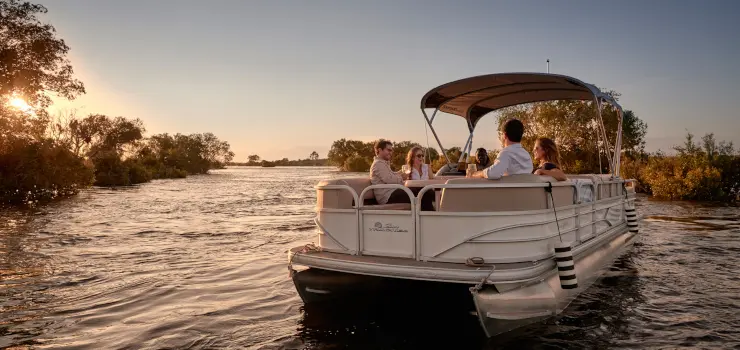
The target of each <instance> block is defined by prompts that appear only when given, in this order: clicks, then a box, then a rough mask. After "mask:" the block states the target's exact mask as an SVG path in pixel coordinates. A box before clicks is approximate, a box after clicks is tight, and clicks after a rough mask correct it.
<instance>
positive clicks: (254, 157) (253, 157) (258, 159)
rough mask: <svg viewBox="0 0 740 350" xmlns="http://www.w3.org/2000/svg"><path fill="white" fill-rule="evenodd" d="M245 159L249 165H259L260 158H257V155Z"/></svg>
mask: <svg viewBox="0 0 740 350" xmlns="http://www.w3.org/2000/svg"><path fill="white" fill-rule="evenodd" d="M247 159H249V162H250V163H259V161H260V156H258V155H256V154H253V155H251V156H249V157H247Z"/></svg>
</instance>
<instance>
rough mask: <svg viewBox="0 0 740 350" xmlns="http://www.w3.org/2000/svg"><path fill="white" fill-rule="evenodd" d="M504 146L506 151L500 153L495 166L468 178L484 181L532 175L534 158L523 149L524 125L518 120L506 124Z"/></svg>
mask: <svg viewBox="0 0 740 350" xmlns="http://www.w3.org/2000/svg"><path fill="white" fill-rule="evenodd" d="M502 129H503V134H504V135H503V137H504V140H503V144H504V146H505V147H504V149H502V150H501V152H499V154H498V157H496V161H495V162H493V165H491V166H490V167H488V168H486V169H483V170H481V171H476V172H475V173H473V174H470V175H468V177H473V178H483V179H491V180H494V179H500V178H501V177H502V176H504V175H517V174H531V173H532V168H533V167H532V157H531V156H530V155H529V152H527V150H525V149H524V148H523V147H522V144H521V142H522V136H524V124H522V122H521V121H519V120H517V119H510V120H508V121H506V123H504V127H503V128H502Z"/></svg>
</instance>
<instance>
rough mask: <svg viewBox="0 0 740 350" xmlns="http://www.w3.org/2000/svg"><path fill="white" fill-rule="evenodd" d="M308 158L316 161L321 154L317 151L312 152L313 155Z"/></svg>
mask: <svg viewBox="0 0 740 350" xmlns="http://www.w3.org/2000/svg"><path fill="white" fill-rule="evenodd" d="M308 159H310V160H313V161H316V160H319V154H318V153H317V152H316V151H313V152H311V155H310V156H308Z"/></svg>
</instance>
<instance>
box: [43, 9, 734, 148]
mask: <svg viewBox="0 0 740 350" xmlns="http://www.w3.org/2000/svg"><path fill="white" fill-rule="evenodd" d="M37 2H38V1H37ZM41 3H42V4H43V5H45V6H46V7H47V8H48V9H49V13H48V15H46V16H45V17H44V21H47V22H49V23H51V24H52V25H54V26H55V27H56V29H57V32H58V35H59V36H60V37H61V38H63V39H64V40H65V41H66V42H67V44H68V45H69V46H70V47H71V51H70V55H69V57H70V59H71V61H72V64H73V66H74V68H75V71H76V73H77V77H78V78H79V79H81V80H82V81H83V82H84V83H85V85H86V88H87V91H88V93H87V94H86V95H85V96H83V97H81V98H79V99H77V100H76V101H74V102H72V103H66V102H58V103H57V104H56V105H55V107H54V108H55V109H63V110H68V109H71V108H76V109H77V110H78V114H87V113H103V114H108V115H110V116H119V115H121V116H125V117H132V118H133V117H138V118H141V119H142V120H143V121H144V122H145V124H146V126H147V129H148V132H149V133H160V132H169V133H176V132H181V133H193V132H207V131H210V132H213V133H214V134H216V135H217V136H218V137H219V138H221V139H224V140H227V141H229V142H230V143H231V145H232V150H233V151H234V152H236V155H237V156H236V159H235V160H236V161H244V160H246V157H247V156H248V155H249V154H258V155H260V156H261V157H262V158H266V159H276V158H283V157H288V158H291V159H294V158H306V157H308V155H309V153H311V151H313V150H316V151H318V152H319V154H320V155H321V156H322V157H324V156H326V152H327V151H328V149H329V147H330V145H331V143H332V141H334V140H336V139H339V138H343V137H344V138H354V139H361V140H372V139H376V138H380V137H383V138H388V139H391V140H397V141H400V140H413V141H417V142H420V143H422V144H426V136H425V130H424V122H423V119H422V116H421V113H420V110H419V101H420V99H421V97H422V96H423V95H424V94H425V93H426V92H427V91H428V90H430V89H432V88H434V87H435V86H437V85H440V84H443V83H446V82H449V81H452V80H456V79H460V78H465V77H469V76H474V75H480V74H488V73H498V72H511V71H531V72H544V71H545V70H546V64H545V60H546V59H548V58H549V59H550V60H551V66H550V67H551V72H553V73H559V74H566V75H571V76H574V77H576V78H579V79H581V80H584V81H586V82H589V83H592V84H596V85H598V86H600V87H603V88H608V89H614V90H617V91H618V92H620V93H621V94H622V97H621V100H620V102H621V103H622V105H623V106H624V107H625V108H626V109H631V110H633V111H634V112H635V113H636V114H637V115H638V116H639V117H640V118H641V119H643V120H644V121H646V122H647V124H648V127H649V128H648V138H647V139H648V149H649V150H656V149H658V148H662V149H664V150H665V149H667V148H670V146H672V145H673V144H676V143H679V142H681V140H682V138H683V135H684V134H685V132H686V130H687V129H688V130H689V131H692V132H694V133H695V134H697V135H698V136H701V135H703V134H704V133H706V132H715V135H716V136H717V138H719V139H725V140H732V141H734V142H735V143H736V144H739V145H740V113H738V107H737V100H738V98H740V85H738V84H737V81H738V80H740V39H738V37H739V36H740V21H738V20H737V18H739V17H740V2H736V1H706V2H699V1H613V2H603V1H558V2H554V1H500V2H492V1H475V2H471V1H468V2H462V1H461V2H452V1H365V2H360V1H216V2H207V1H185V0H180V1H175V0H168V1H165V0H158V1H143V0H129V1H114V0H105V1H101V0H88V1H82V0H64V1H61V0H57V1H48V0H47V1H41ZM492 119H493V118H488V120H486V121H485V122H482V123H481V124H480V126H479V128H478V130H477V132H476V138H475V141H476V142H475V146H476V147H478V146H484V147H487V148H497V147H499V145H498V141H496V133H495V132H494V131H495V127H496V125H495V124H494V123H493V122H492ZM438 120H439V124H437V123H435V126H437V125H439V126H438V131H439V133H440V137H441V138H442V141H443V144H444V145H445V146H446V147H450V146H455V145H457V146H461V145H462V143H463V142H464V141H465V139H466V136H467V135H466V134H465V130H466V128H465V124H464V122H463V120H462V119H460V118H459V117H455V116H450V115H444V116H441V117H440V118H439V119H438ZM429 137H430V140H429V141H430V143H432V144H434V141H433V139H432V138H431V134H430V136H429Z"/></svg>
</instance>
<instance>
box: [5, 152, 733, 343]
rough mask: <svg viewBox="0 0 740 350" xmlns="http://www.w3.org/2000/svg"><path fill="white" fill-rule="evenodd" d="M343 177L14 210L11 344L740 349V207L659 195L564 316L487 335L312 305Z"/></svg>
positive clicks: (311, 172)
mask: <svg viewBox="0 0 740 350" xmlns="http://www.w3.org/2000/svg"><path fill="white" fill-rule="evenodd" d="M342 176H348V175H347V174H341V173H338V172H335V171H333V170H332V169H328V168H241V167H236V168H231V169H224V170H219V171H213V172H212V174H210V175H203V176H191V177H188V178H187V179H178V180H161V181H155V182H152V183H148V184H143V185H140V186H136V187H131V188H125V189H103V188H93V189H90V190H86V191H84V192H83V193H81V194H79V195H77V196H75V197H73V198H70V199H64V200H60V201H57V202H55V203H52V204H49V205H46V206H42V207H39V208H36V209H32V210H4V211H0V348H5V347H16V348H20V349H23V348H38V349H47V348H53V349H61V348H69V349H72V348H75V349H164V348H168V349H172V348H178V349H180V348H182V349H185V348H192V349H223V348H230V349H282V348H288V349H304V348H308V349H339V348H351V349H354V348H360V349H407V348H431V349H436V348H440V347H443V348H454V349H506V348H511V349H524V348H543V349H544V348H553V349H574V348H576V349H577V348H589V349H590V348H614V349H617V348H670V349H674V348H683V347H685V348H711V349H716V348H735V349H738V348H740V208H738V207H728V206H708V205H702V204H694V203H686V202H673V203H671V202H654V201H648V200H647V199H646V198H644V197H640V199H639V202H638V208H639V210H640V211H641V212H642V213H644V214H645V215H646V219H645V220H644V221H643V222H642V223H641V231H642V232H643V233H644V235H642V237H641V238H640V239H639V241H638V242H637V243H636V244H635V247H634V249H632V250H631V251H630V252H629V253H628V254H627V255H625V256H624V257H622V258H620V259H619V260H618V261H617V262H616V264H615V266H614V267H613V268H612V271H611V272H609V273H608V274H607V275H606V276H605V277H604V278H602V279H601V280H599V281H598V282H597V283H596V284H594V286H593V287H592V288H590V289H589V290H587V291H586V292H585V293H584V294H582V295H581V296H580V297H579V298H578V299H577V300H576V301H575V302H574V303H573V304H571V306H570V307H569V309H567V310H566V312H565V313H564V314H563V316H562V317H560V318H559V319H557V320H550V321H548V322H545V323H541V324H536V325H532V326H530V327H526V328H524V329H521V330H517V331H514V332H511V333H508V334H504V335H502V336H498V337H495V338H491V339H486V338H485V336H484V335H483V333H482V331H481V330H480V328H479V326H478V323H477V320H476V319H475V318H474V317H473V316H471V315H469V314H461V313H450V312H447V311H445V310H444V308H439V307H437V305H434V304H429V303H425V304H423V305H422V304H419V305H417V304H414V303H405V304H402V305H398V304H390V303H389V304H385V305H373V306H368V305H353V306H352V307H351V308H350V309H349V310H348V309H347V308H345V307H342V308H341V309H342V310H313V309H308V310H307V309H305V308H304V306H303V304H302V302H301V300H300V298H299V297H298V295H297V294H296V292H295V289H294V287H293V284H292V282H291V280H290V279H289V277H288V270H287V268H286V262H287V261H286V257H287V253H286V251H287V250H288V249H289V248H291V247H293V246H297V245H302V244H305V243H308V242H311V241H312V240H313V238H314V233H313V223H312V217H313V205H314V204H315V203H314V201H315V190H314V189H313V186H314V185H315V184H316V183H317V182H318V181H319V180H320V179H323V178H327V177H342ZM440 302H443V301H440ZM440 305H441V304H440ZM338 308H339V307H338Z"/></svg>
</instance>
